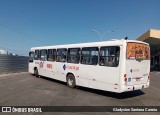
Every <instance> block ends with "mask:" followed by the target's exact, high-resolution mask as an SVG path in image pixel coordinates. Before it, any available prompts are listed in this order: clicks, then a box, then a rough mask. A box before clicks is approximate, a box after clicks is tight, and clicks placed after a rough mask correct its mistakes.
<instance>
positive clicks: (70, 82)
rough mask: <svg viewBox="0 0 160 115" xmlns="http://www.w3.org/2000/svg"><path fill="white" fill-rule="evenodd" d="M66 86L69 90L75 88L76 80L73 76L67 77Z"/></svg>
mask: <svg viewBox="0 0 160 115" xmlns="http://www.w3.org/2000/svg"><path fill="white" fill-rule="evenodd" d="M67 86H68V87H70V88H75V86H76V80H75V77H74V75H73V74H69V75H67Z"/></svg>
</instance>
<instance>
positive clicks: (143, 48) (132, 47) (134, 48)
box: [127, 43, 150, 60]
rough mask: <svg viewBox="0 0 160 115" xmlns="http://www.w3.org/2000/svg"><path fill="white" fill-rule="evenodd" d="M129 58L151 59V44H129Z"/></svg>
mask: <svg viewBox="0 0 160 115" xmlns="http://www.w3.org/2000/svg"><path fill="white" fill-rule="evenodd" d="M127 59H143V60H149V59H150V52H149V46H148V45H146V44H142V43H128V44H127Z"/></svg>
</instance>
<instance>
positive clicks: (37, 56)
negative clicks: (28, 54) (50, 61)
mask: <svg viewBox="0 0 160 115" xmlns="http://www.w3.org/2000/svg"><path fill="white" fill-rule="evenodd" d="M34 59H35V60H39V59H40V51H39V50H35V54H34Z"/></svg>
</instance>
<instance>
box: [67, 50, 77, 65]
mask: <svg viewBox="0 0 160 115" xmlns="http://www.w3.org/2000/svg"><path fill="white" fill-rule="evenodd" d="M79 51H80V48H69V49H68V55H67V62H68V63H79V59H80V57H79Z"/></svg>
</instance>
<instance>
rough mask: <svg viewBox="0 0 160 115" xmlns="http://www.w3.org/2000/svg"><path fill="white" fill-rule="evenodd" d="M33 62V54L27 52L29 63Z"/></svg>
mask: <svg viewBox="0 0 160 115" xmlns="http://www.w3.org/2000/svg"><path fill="white" fill-rule="evenodd" d="M33 60H34V52H29V62H33Z"/></svg>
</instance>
